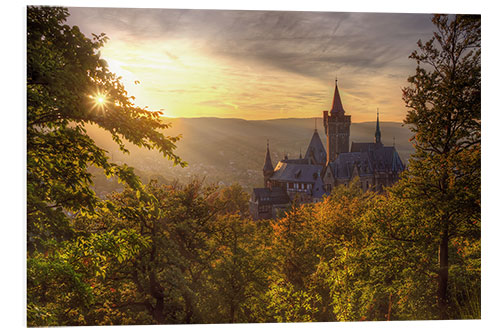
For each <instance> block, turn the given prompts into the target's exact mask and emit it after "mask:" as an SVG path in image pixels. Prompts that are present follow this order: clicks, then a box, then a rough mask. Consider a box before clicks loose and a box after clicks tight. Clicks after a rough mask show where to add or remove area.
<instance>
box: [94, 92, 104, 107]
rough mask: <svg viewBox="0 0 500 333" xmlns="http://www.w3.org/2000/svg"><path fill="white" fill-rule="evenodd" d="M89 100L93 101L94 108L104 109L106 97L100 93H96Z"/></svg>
mask: <svg viewBox="0 0 500 333" xmlns="http://www.w3.org/2000/svg"><path fill="white" fill-rule="evenodd" d="M91 98H92V99H93V100H94V105H95V106H99V107H104V106H105V105H106V103H107V100H106V95H104V94H101V93H97V94H95V95H94V96H91Z"/></svg>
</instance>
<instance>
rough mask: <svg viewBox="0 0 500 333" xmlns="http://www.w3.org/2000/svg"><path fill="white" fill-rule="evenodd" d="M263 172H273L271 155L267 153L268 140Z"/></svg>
mask: <svg viewBox="0 0 500 333" xmlns="http://www.w3.org/2000/svg"><path fill="white" fill-rule="evenodd" d="M263 171H264V172H266V171H274V168H273V162H271V153H270V152H269V140H267V151H266V161H265V163H264V169H263Z"/></svg>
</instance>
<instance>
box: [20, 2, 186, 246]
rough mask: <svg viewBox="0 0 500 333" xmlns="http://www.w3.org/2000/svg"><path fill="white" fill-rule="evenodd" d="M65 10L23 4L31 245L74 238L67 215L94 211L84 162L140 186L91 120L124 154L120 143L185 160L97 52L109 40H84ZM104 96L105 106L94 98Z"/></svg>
mask: <svg viewBox="0 0 500 333" xmlns="http://www.w3.org/2000/svg"><path fill="white" fill-rule="evenodd" d="M67 16H68V11H67V9H64V8H56V7H28V9H27V173H28V175H27V197H28V200H27V201H28V245H29V249H30V250H32V249H34V248H35V246H37V245H39V242H38V240H39V238H47V237H49V236H50V237H57V238H58V239H63V238H64V237H68V236H69V237H70V236H71V230H70V229H69V228H68V224H67V222H68V220H67V219H66V213H67V212H70V213H73V214H74V213H77V212H80V211H83V212H85V213H89V214H92V213H93V212H94V210H95V208H96V207H97V205H98V204H99V200H98V198H97V197H96V195H95V193H94V191H92V190H91V189H90V185H91V184H92V179H91V175H90V173H89V172H88V170H87V167H88V166H89V165H92V166H95V167H97V168H100V169H103V170H104V172H105V174H106V175H107V176H116V177H117V178H118V179H119V180H120V181H122V182H125V183H127V184H128V185H129V186H131V187H134V188H137V187H138V184H139V182H138V179H137V177H136V176H135V175H134V173H133V171H132V169H131V168H129V167H127V166H126V165H123V166H119V165H116V164H114V163H110V162H109V161H108V157H107V154H106V151H104V150H103V149H101V148H99V147H98V146H97V145H96V144H95V143H94V141H93V140H92V139H91V138H90V137H89V136H88V135H87V134H86V131H85V125H88V124H95V125H98V126H99V127H101V128H103V129H105V130H106V131H108V132H110V133H111V134H112V137H113V140H114V141H115V142H116V143H117V144H118V145H119V146H120V149H121V150H122V151H124V152H126V151H127V150H126V149H125V146H124V140H127V141H129V142H131V143H133V144H134V145H137V146H139V147H146V148H149V149H156V150H159V151H160V152H162V153H163V155H164V156H166V157H168V158H170V159H172V160H173V161H174V164H178V163H179V164H184V162H182V161H181V160H180V158H179V157H178V156H176V155H175V154H174V153H173V150H174V148H175V142H176V141H177V140H178V139H179V137H168V136H164V135H163V134H162V133H160V131H161V130H163V129H165V128H168V127H169V126H168V125H167V124H164V123H162V121H161V120H160V118H159V117H160V114H161V113H160V112H152V111H147V110H144V109H141V108H139V107H137V106H135V105H134V104H133V98H132V97H129V96H128V95H127V92H126V91H125V88H124V86H123V84H122V83H121V82H120V78H119V77H117V76H116V75H115V74H113V73H111V72H109V70H108V68H107V64H106V61H105V60H104V59H102V58H101V57H100V53H99V48H101V47H102V46H103V45H104V43H105V41H106V39H107V37H106V36H105V35H104V34H100V35H93V37H92V39H89V38H87V37H85V36H84V35H83V34H82V33H81V32H80V30H79V29H78V27H76V26H74V27H70V26H68V25H66V24H64V22H65V20H66V17H67ZM98 94H99V95H102V96H105V101H104V103H102V104H98V103H96V96H97V95H98Z"/></svg>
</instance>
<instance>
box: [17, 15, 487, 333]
mask: <svg viewBox="0 0 500 333" xmlns="http://www.w3.org/2000/svg"><path fill="white" fill-rule="evenodd" d="M68 15H69V14H68V10H67V9H66V8H59V7H28V8H27V45H26V47H27V59H26V61H27V121H26V124H27V129H26V135H27V159H26V164H27V170H26V172H27V173H26V177H27V189H26V195H27V207H26V215H27V221H26V223H27V235H26V242H27V244H26V255H27V258H26V260H27V263H26V267H27V272H26V277H27V281H26V291H27V295H26V304H27V309H26V313H27V325H28V326H29V327H44V326H79V325H139V324H140V325H153V324H189V323H270V322H310V321H314V322H332V321H386V320H432V319H480V318H481V188H480V185H481V121H480V118H481V75H480V74H481V73H480V71H481V63H480V55H481V45H480V44H481V20H480V17H479V16H470V15H435V16H434V17H433V18H432V21H433V23H434V25H435V33H434V35H433V36H429V40H428V41H418V42H417V45H416V48H417V49H416V50H415V51H414V52H413V53H412V54H411V55H410V59H411V60H413V61H415V63H416V70H415V73H413V74H412V75H410V76H409V77H408V86H407V87H405V88H404V89H403V92H402V98H403V100H404V102H405V104H406V107H407V115H406V118H405V120H404V123H405V125H406V126H408V127H409V128H410V130H411V132H412V138H411V142H412V144H413V146H414V149H415V152H414V153H413V154H412V155H411V157H410V159H409V161H408V168H407V170H405V171H404V172H403V174H402V175H401V178H400V180H399V181H398V182H397V183H396V184H395V185H394V186H392V187H390V188H385V189H384V191H383V192H381V193H378V192H377V193H376V192H370V191H368V192H363V191H362V190H361V189H360V186H359V184H358V183H357V182H356V181H353V182H352V183H351V184H350V185H349V186H347V187H343V186H341V187H337V188H336V189H335V190H334V191H333V192H332V193H331V195H330V196H328V197H325V198H324V200H323V201H322V202H319V203H315V204H302V205H299V204H294V205H293V206H292V207H291V208H290V210H289V211H287V212H286V213H285V214H283V216H281V217H279V218H277V219H276V220H258V221H254V220H252V219H251V218H250V216H249V213H248V200H249V197H248V194H247V192H245V191H244V190H243V188H242V186H241V185H239V184H237V183H234V184H232V185H230V186H218V185H213V184H210V183H207V182H204V181H202V180H193V181H191V182H186V183H181V182H176V181H169V180H166V179H156V180H155V179H152V180H150V181H149V182H148V183H143V182H142V181H141V179H140V178H139V177H138V176H137V173H136V172H135V171H134V168H132V167H130V166H128V165H126V164H118V163H116V162H114V161H112V160H111V159H110V156H109V154H108V152H107V151H106V150H105V149H104V148H102V147H100V146H99V145H98V144H97V143H96V142H95V141H94V140H93V139H92V138H91V137H90V136H89V134H88V133H87V129H86V128H88V126H97V127H99V128H101V129H103V130H105V131H107V132H108V133H110V135H111V136H112V139H113V140H114V142H115V144H116V145H117V147H119V149H120V150H121V151H122V152H124V153H127V152H128V148H127V145H134V146H137V147H142V148H146V149H150V150H155V151H158V152H159V153H161V154H162V156H163V158H165V159H168V160H170V161H171V163H173V164H174V165H175V167H176V168H182V167H183V166H186V162H185V161H184V160H183V158H182V156H179V155H178V154H177V153H176V146H177V144H178V142H179V140H182V138H181V136H180V135H174V136H169V135H167V134H165V133H168V132H169V130H170V129H171V125H170V124H168V123H165V122H164V121H163V120H162V118H161V112H159V111H148V110H146V109H144V108H141V107H138V106H136V105H135V104H134V99H133V97H132V96H129V95H128V94H127V91H126V90H125V87H124V86H123V84H122V83H121V81H120V78H119V77H118V76H117V75H115V74H114V73H112V72H110V71H109V69H108V66H107V63H106V61H105V60H104V59H102V58H101V56H100V53H99V49H100V48H101V47H102V46H103V45H104V43H106V40H107V36H106V35H105V34H94V35H92V36H91V37H86V36H85V35H84V34H82V33H81V32H80V30H79V28H78V27H76V26H73V27H70V26H68V25H66V24H65V21H66V18H67V17H68ZM103 93H105V94H106V102H102V101H99V97H98V96H100V94H103ZM91 168H92V169H99V170H101V171H102V173H103V174H104V175H106V176H107V177H109V178H114V179H117V180H119V181H120V183H121V184H122V185H123V190H122V191H119V192H113V193H111V194H109V195H107V196H106V197H105V198H101V197H100V196H98V195H97V194H96V192H95V191H94V189H93V176H92V172H91Z"/></svg>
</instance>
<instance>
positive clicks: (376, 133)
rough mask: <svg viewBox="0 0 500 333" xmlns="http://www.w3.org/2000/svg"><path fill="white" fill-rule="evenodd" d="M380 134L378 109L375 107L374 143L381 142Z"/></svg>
mask: <svg viewBox="0 0 500 333" xmlns="http://www.w3.org/2000/svg"><path fill="white" fill-rule="evenodd" d="M381 136H382V134H381V133H380V124H379V121H378V109H377V127H376V128H375V143H382V140H381Z"/></svg>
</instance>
